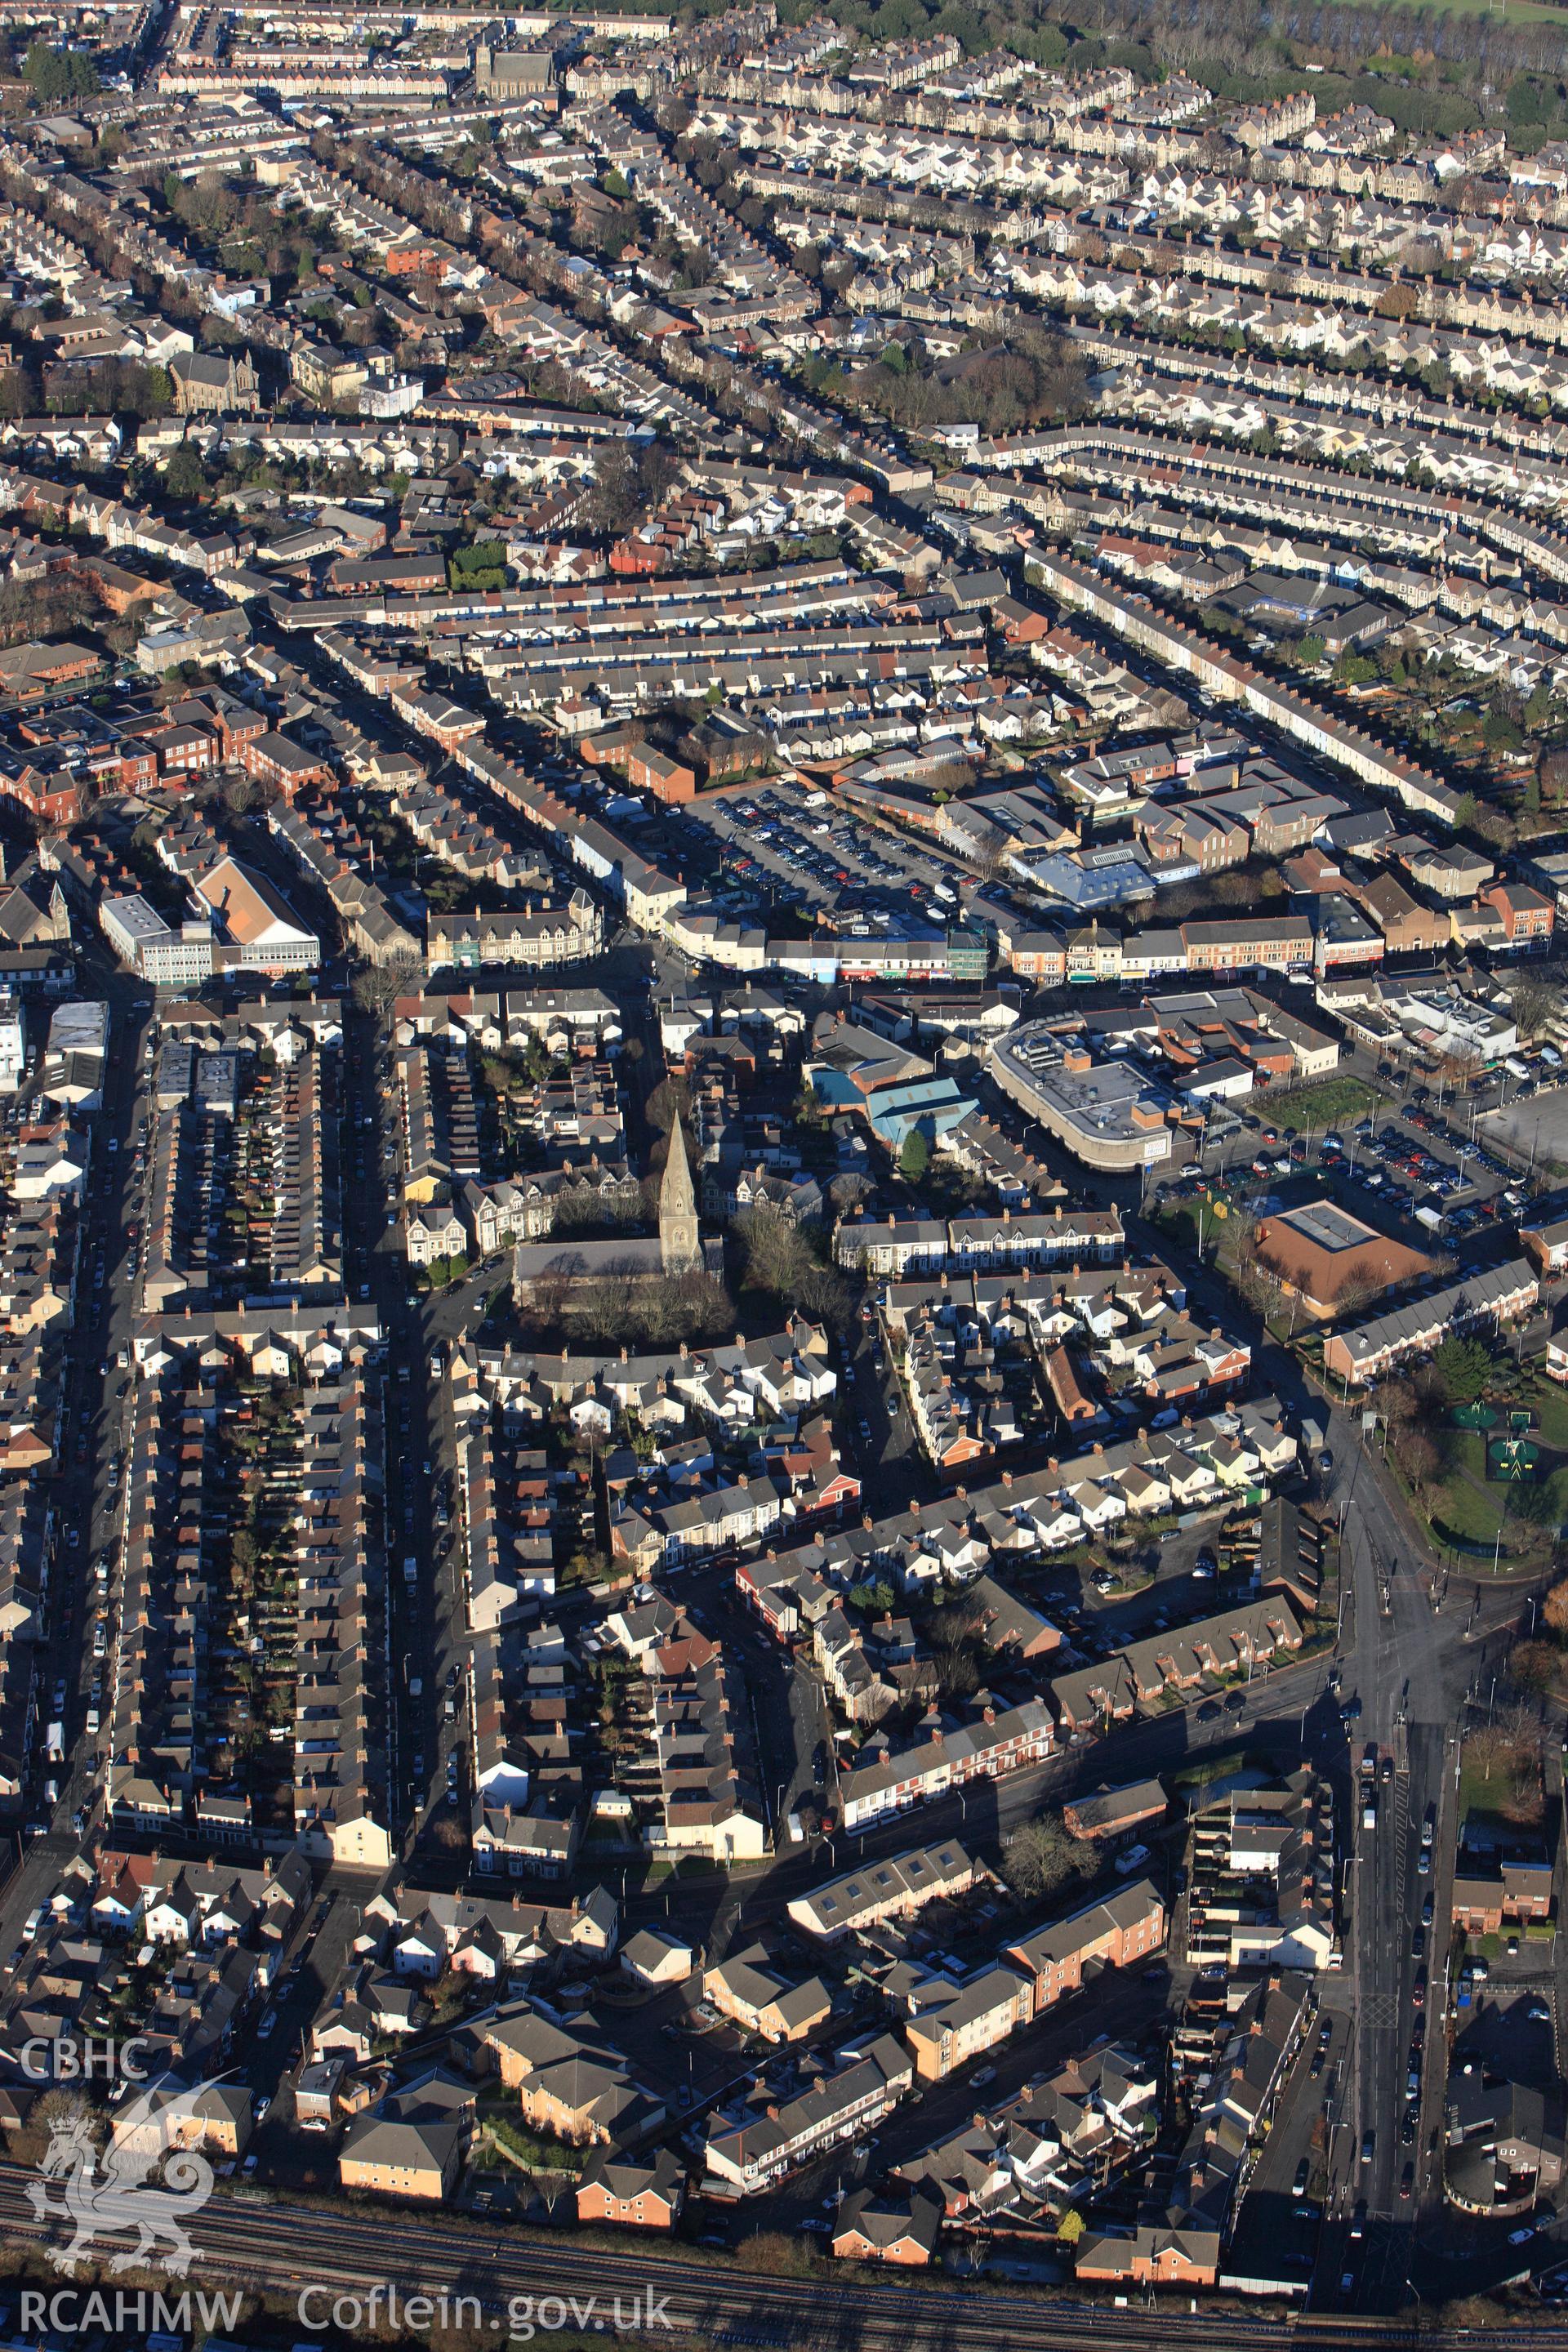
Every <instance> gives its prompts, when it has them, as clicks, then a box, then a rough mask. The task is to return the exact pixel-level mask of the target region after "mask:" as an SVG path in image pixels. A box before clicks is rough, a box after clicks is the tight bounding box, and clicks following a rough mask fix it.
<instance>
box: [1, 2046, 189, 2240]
mask: <svg viewBox="0 0 1568 2352" xmlns="http://www.w3.org/2000/svg"><path fill="white" fill-rule="evenodd" d="M207 2087H208V2085H207V2084H205V2083H198V2084H195V2087H194V2088H193V2087H192V2086H191V2085H189V2084H178V2083H175V2082H174V2080H173V2079H172V2077H170V2076H168V2075H163V2076H161V2077H160V2079H159V2080H158V2081H157V2082H155V2083H150V2084H148V2085H147V2087H146V2089H145V2090H144V2091H142V2092H141V2093H140V2094H139V2095H138V2096H137V2097H136V2098H135V2099H134V2100H132V2102H131V2103H130V2105H127V2107H126V2108H125V2110H124V2112H123V2113H122V2114H121V2115H120V2116H117V2117H116V2119H115V2124H114V2128H113V2131H112V2134H111V2135H110V2141H109V2145H108V2147H106V2148H105V2149H104V2150H103V2154H102V2157H101V2159H100V2156H99V2152H98V2149H97V2148H96V2147H95V2146H94V2145H93V2137H92V2129H91V2117H90V2115H89V2111H88V2110H87V2109H85V2108H84V2109H83V2110H82V2111H81V2112H80V2113H79V2114H77V2115H73V2116H67V2117H65V2118H64V2119H62V2120H57V2121H56V2122H54V2123H53V2124H51V2126H50V2130H49V2145H48V2147H47V2151H46V2152H45V2155H44V2159H43V2162H42V2163H41V2164H40V2165H39V2167H38V2170H39V2173H40V2174H41V2176H42V2178H41V2179H37V2180H34V2181H29V2183H28V2185H27V2200H28V2202H29V2203H30V2204H31V2206H32V2208H33V2210H34V2212H35V2213H36V2214H37V2217H38V2219H39V2221H69V2222H70V2223H71V2224H72V2226H73V2228H74V2230H75V2232H76V2234H75V2236H74V2237H73V2238H72V2239H71V2241H70V2242H69V2244H68V2245H62V2246H50V2247H49V2248H48V2249H47V2252H48V2257H49V2260H50V2262H52V2263H53V2264H54V2266H55V2268H56V2270H58V2271H63V2272H65V2273H70V2272H72V2271H74V2270H75V2268H76V2266H77V2264H78V2263H79V2262H80V2261H81V2260H82V2259H83V2257H84V2256H85V2255H88V2254H90V2253H91V2252H92V2250H93V2248H94V2246H95V2245H96V2244H97V2243H98V2241H99V2240H100V2238H115V2237H121V2236H123V2235H125V2234H126V2233H127V2232H128V2231H134V2232H135V2235H136V2243H135V2244H134V2246H132V2248H131V2249H130V2251H129V2252H121V2253H117V2254H115V2255H114V2256H113V2258H112V2259H111V2261H110V2264H109V2268H110V2271H111V2272H115V2271H128V2270H132V2269H135V2268H137V2267H138V2266H140V2265H141V2264H143V2263H152V2264H155V2265H156V2266H157V2267H158V2268H159V2269H161V2270H163V2271H166V2272H167V2273H169V2275H170V2276H171V2277H173V2278H184V2275H185V2273H187V2272H188V2271H189V2269H190V2266H191V2263H192V2260H193V2258H194V2256H195V2254H197V2253H198V2252H200V2249H199V2247H196V2246H193V2245H192V2243H191V2242H190V2239H189V2237H188V2236H187V2235H186V2232H185V2223H186V2221H188V2220H189V2219H190V2218H191V2216H192V2215H193V2214H195V2213H199V2212H200V2211H201V2210H202V2207H203V2206H204V2205H205V2203H206V2201H207V2199H208V2198H209V2197H210V2196H211V2195H212V2193H213V2168H212V2166H211V2165H210V2164H209V2163H208V2162H207V2159H206V2158H205V2156H203V2155H202V2154H201V2153H200V2151H199V2150H197V2149H195V2148H191V2147H184V2145H183V2134H184V2130H185V2129H186V2128H187V2127H188V2126H189V2124H190V2122H191V2119H192V2118H193V2117H194V2116H195V2113H196V2106H197V2102H198V2101H199V2099H200V2098H201V2095H202V2093H203V2091H205V2089H206V2088H207ZM55 2181H58V2182H60V2183H61V2184H62V2187H61V2200H62V2201H60V2202H58V2203H55V2202H53V2201H51V2200H50V2196H49V2184H50V2183H51V2182H55ZM161 2250H163V2251H161Z"/></svg>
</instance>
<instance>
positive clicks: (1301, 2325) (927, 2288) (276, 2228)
mask: <svg viewBox="0 0 1568 2352" xmlns="http://www.w3.org/2000/svg"><path fill="white" fill-rule="evenodd" d="M33 2178H34V2176H31V2175H29V2174H28V2173H26V2172H25V2171H23V2170H22V2169H20V2168H17V2167H16V2166H0V2232H3V2233H4V2236H5V2241H6V2242H8V2243H11V2244H18V2245H24V2244H25V2245H30V2246H34V2247H37V2246H41V2245H43V2244H46V2243H47V2242H50V2241H51V2240H52V2239H55V2238H57V2237H58V2235H59V2233H60V2232H59V2225H58V2224H55V2223H52V2222H49V2221H43V2222H40V2221H38V2219H37V2216H36V2215H35V2214H34V2212H33V2210H32V2208H31V2206H30V2205H29V2204H28V2202H27V2199H26V2188H27V2185H28V2183H29V2181H30V2180H31V2179H33ZM192 2229H193V2235H194V2237H195V2241H196V2243H197V2247H198V2252H197V2257H196V2261H195V2264H194V2265H193V2273H192V2279H191V2281H190V2282H189V2283H190V2284H198V2285H202V2286H205V2287H207V2288H209V2289H210V2288H212V2287H216V2286H219V2285H233V2286H237V2287H242V2288H247V2289H249V2290H250V2291H252V2292H258V2293H266V2294H271V2295H275V2296H279V2295H280V2296H283V2297H285V2298H289V2299H296V2301H297V2298H298V2297H299V2296H300V2295H301V2294H305V2293H306V2292H307V2291H313V2294H312V2299H311V2302H310V2306H309V2314H308V2316H309V2317H310V2319H311V2320H313V2323H314V2325H315V2326H317V2327H323V2326H327V2325H328V2324H329V2322H330V2318H331V2305H332V2304H333V2302H334V2300H335V2299H336V2298H339V2297H342V2298H347V2299H348V2300H350V2301H351V2302H352V2301H356V2300H357V2301H360V2302H363V2301H364V2300H365V2299H367V2298H368V2297H369V2296H370V2294H372V2292H373V2290H374V2289H377V2288H379V2289H380V2290H381V2291H382V2294H383V2296H384V2295H385V2293H386V2291H387V2289H388V2288H389V2287H395V2289H396V2292H397V2294H398V2295H399V2296H400V2297H402V2298H405V2299H406V2298H408V2297H411V2296H414V2295H431V2296H439V2295H442V2294H445V2295H446V2296H447V2298H448V2301H449V2302H451V2301H455V2299H456V2298H457V2297H458V2296H462V2297H466V2298H469V2299H470V2301H469V2303H468V2304H466V2305H464V2313H463V2324H464V2325H465V2326H466V2327H467V2328H468V2329H470V2330H471V2332H472V2334H473V2336H474V2340H475V2341H476V2342H482V2341H483V2340H485V2339H486V2338H487V2337H488V2336H496V2337H499V2338H503V2339H504V2337H505V2336H506V2334H507V2333H508V2331H509V2328H510V2327H511V2326H513V2325H514V2324H515V2323H517V2321H518V2318H519V2315H520V2313H521V2311H522V2308H523V2306H524V2305H527V2307H528V2308H527V2316H526V2319H525V2320H524V2321H523V2322H522V2325H521V2327H520V2329H519V2332H521V2333H524V2334H526V2333H529V2332H530V2330H532V2331H534V2332H535V2340H538V2341H543V2342H545V2343H548V2341H549V2338H550V2335H551V2334H552V2333H556V2332H563V2333H564V2334H565V2335H566V2336H569V2337H571V2338H573V2339H574V2340H580V2339H581V2337H583V2336H586V2335H590V2334H594V2333H603V2334H605V2335H606V2336H613V2335H616V2334H626V2335H639V2336H645V2337H647V2339H648V2340H650V2341H653V2342H657V2341H658V2339H659V2338H661V2337H663V2338H666V2339H668V2342H669V2344H670V2346H671V2347H672V2352H674V2347H685V2346H694V2345H695V2346H700V2347H735V2352H752V2347H756V2352H795V2348H796V2347H800V2352H806V2347H812V2352H816V2347H847V2352H1076V2347H1084V2346H1091V2347H1095V2352H1152V2347H1154V2346H1156V2345H1159V2346H1161V2347H1166V2346H1169V2347H1175V2352H1289V2347H1303V2346H1304V2347H1311V2352H1394V2347H1402V2346H1405V2345H1410V2346H1412V2347H1414V2346H1415V2344H1416V2343H1417V2342H1418V2341H1420V2342H1423V2343H1426V2344H1428V2345H1429V2344H1432V2343H1434V2342H1444V2341H1447V2342H1453V2343H1462V2342H1464V2341H1466V2340H1467V2338H1468V2336H1470V2335H1472V2334H1473V2335H1474V2336H1475V2337H1476V2339H1477V2341H1478V2343H1484V2345H1485V2347H1487V2352H1545V2347H1550V2346H1555V2345H1563V2346H1568V2328H1559V2327H1549V2328H1535V2327H1515V2328H1508V2327H1488V2328H1484V2329H1476V2330H1473V2331H1471V2330H1464V2329H1459V2330H1453V2331H1447V2332H1444V2331H1441V2330H1439V2329H1438V2328H1437V2327H1436V2326H1435V2325H1434V2324H1433V2323H1431V2322H1430V2321H1428V2322H1427V2323H1426V2326H1423V2327H1421V2328H1420V2329H1419V2330H1418V2329H1417V2328H1416V2326H1415V2325H1414V2324H1413V2323H1412V2322H1411V2321H1410V2320H1407V2319H1405V2318H1393V2319H1378V2318H1367V2317H1362V2316H1359V2315H1352V2314H1345V2315H1333V2314H1324V2315H1318V2314H1310V2313H1295V2314H1291V2315H1289V2316H1288V2317H1286V2318H1283V2319H1276V2318H1271V2317H1265V2316H1258V2317H1257V2318H1252V2317H1247V2316H1244V2315H1231V2314H1215V2315H1205V2314H1204V2313H1203V2312H1202V2311H1198V2312H1196V2313H1194V2312H1191V2311H1185V2310H1177V2309H1174V2308H1173V2307H1172V2306H1171V2305H1167V2304H1161V2305H1148V2306H1145V2305H1140V2306H1138V2307H1137V2308H1131V2307H1129V2308H1126V2309H1117V2308H1115V2307H1114V2306H1108V2305H1103V2304H1098V2305H1097V2304H1088V2303H1079V2302H1077V2301H1074V2300H1071V2299H1068V2298H1067V2297H1065V2296H1060V2297H1053V2298H1051V2299H1050V2300H1048V2301H1047V2300H1044V2299H1042V2300H1040V2301H1038V2302H1032V2301H1030V2300H1029V2299H1028V2298H1027V2297H1026V2295H1025V2294H997V2293H996V2292H995V2291H994V2290H991V2289H987V2288H984V2287H973V2288H970V2287H963V2286H960V2285H956V2284H945V2283H944V2284H942V2285H940V2286H937V2285H924V2284H912V2283H910V2282H908V2281H906V2280H904V2279H900V2278H898V2277H896V2276H895V2275H889V2274H888V2273H874V2272H873V2273H868V2272H864V2271H857V2272H854V2273H829V2274H827V2275H826V2276H825V2277H823V2278H822V2279H820V2280H818V2279H815V2278H812V2279H794V2278H785V2277H778V2276H774V2275H771V2274H767V2273H744V2272H739V2271H734V2270H730V2269H721V2268H720V2267H719V2266H718V2265H716V2264H714V2265H710V2264H706V2263H693V2262H690V2261H686V2260H682V2259H681V2258H679V2256H673V2255H668V2254H665V2253H663V2252H661V2251H660V2250H659V2249H658V2247H657V2246H649V2247H647V2249H646V2250H645V2249H643V2248H640V2247H639V2248H638V2249H637V2251H636V2252H626V2253H625V2254H621V2253H618V2252H617V2253H606V2252H600V2251H598V2250H596V2249H593V2248H587V2247H583V2246H580V2245H577V2244H574V2242H573V2241H571V2240H570V2239H552V2238H549V2237H546V2236H543V2235H537V2236H530V2237H527V2238H524V2237H521V2235H518V2236H513V2235H511V2234H510V2233H505V2232H502V2231H496V2232H494V2233H493V2235H488V2236H487V2235H483V2234H480V2233H479V2232H475V2233H474V2234H472V2235H469V2234H468V2233H466V2232H463V2231H456V2230H453V2229H451V2228H450V2227H448V2226H446V2225H444V2224H443V2223H442V2222H441V2221H437V2220H434V2219H432V2220H426V2218H425V2217H424V2216H423V2215H416V2214H414V2213H412V2212H409V2213H400V2214H398V2215H397V2216H395V2217H392V2216H383V2217H378V2218H375V2219H371V2218H365V2219H363V2220H362V2219H361V2218H359V2217H358V2216H357V2215H355V2214H354V2213H353V2212H352V2211H348V2212H344V2213H342V2214H336V2213H327V2212H321V2211H318V2210H314V2209H312V2208H310V2207H305V2206H298V2205H289V2204H287V2203H282V2202H279V2203H277V2204H267V2205H263V2204H259V2203H257V2204H252V2203H250V2202H249V2201H248V2200H241V2199H239V2198H236V2197H233V2196H217V2197H215V2198H214V2199H213V2200H212V2201H211V2202H210V2203H209V2204H208V2205H207V2206H206V2207H205V2210H204V2211H203V2212H202V2214H201V2215H200V2216H199V2218H198V2219H197V2220H196V2221H195V2222H194V2223H193V2225H192ZM104 2251H105V2252H106V2253H107V2252H110V2248H108V2247H106V2248H105V2250H104ZM66 2283H67V2282H64V2281H62V2284H66ZM74 2283H75V2284H88V2282H87V2281H85V2280H79V2281H77V2282H74ZM574 2306H575V2308H574ZM541 2311H543V2314H544V2316H543V2317H542V2318H541V2316H540V2314H541Z"/></svg>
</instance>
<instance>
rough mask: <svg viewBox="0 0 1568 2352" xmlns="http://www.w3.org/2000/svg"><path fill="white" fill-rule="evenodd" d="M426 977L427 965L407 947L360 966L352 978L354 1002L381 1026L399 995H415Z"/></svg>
mask: <svg viewBox="0 0 1568 2352" xmlns="http://www.w3.org/2000/svg"><path fill="white" fill-rule="evenodd" d="M424 977H425V967H424V965H423V963H422V962H421V961H420V960H419V958H418V957H417V956H416V955H413V954H411V953H409V952H407V951H406V950H405V952H404V953H402V954H400V955H395V956H389V957H388V958H387V960H386V961H385V962H384V963H367V964H363V965H362V966H361V968H360V970H359V971H356V972H355V974H354V979H353V995H354V1003H356V1004H357V1005H358V1006H359V1007H360V1008H361V1010H362V1011H363V1012H365V1013H369V1014H370V1015H371V1017H372V1019H373V1020H374V1022H375V1023H376V1024H377V1026H378V1027H380V1026H381V1025H382V1024H384V1023H385V1022H386V1021H387V1020H388V1019H389V1018H390V1017H391V1013H392V1008H393V1006H394V1005H395V1003H396V1002H397V1000H398V998H399V997H400V996H412V995H413V994H414V993H415V992H416V990H417V988H418V986H419V984H420V982H422V981H423V979H424Z"/></svg>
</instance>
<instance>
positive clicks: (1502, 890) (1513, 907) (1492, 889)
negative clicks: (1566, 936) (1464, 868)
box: [1477, 882, 1557, 947]
mask: <svg viewBox="0 0 1568 2352" xmlns="http://www.w3.org/2000/svg"><path fill="white" fill-rule="evenodd" d="M1477 896H1478V898H1479V902H1480V904H1481V905H1482V906H1483V907H1490V908H1492V909H1493V910H1494V912H1495V913H1496V914H1497V916H1498V919H1499V920H1500V922H1501V924H1502V928H1503V935H1504V937H1505V938H1506V939H1507V940H1508V943H1509V945H1510V947H1522V946H1525V945H1527V944H1529V943H1530V942H1531V941H1532V940H1542V941H1544V940H1549V939H1550V938H1551V937H1552V926H1553V925H1554V923H1555V922H1556V919H1557V914H1556V909H1555V908H1554V907H1553V906H1552V901H1551V899H1550V898H1542V894H1541V892H1540V891H1539V890H1532V889H1531V887H1530V885H1529V884H1528V883H1527V882H1493V883H1491V884H1489V887H1487V888H1486V889H1484V890H1481V891H1479V892H1478V893H1477Z"/></svg>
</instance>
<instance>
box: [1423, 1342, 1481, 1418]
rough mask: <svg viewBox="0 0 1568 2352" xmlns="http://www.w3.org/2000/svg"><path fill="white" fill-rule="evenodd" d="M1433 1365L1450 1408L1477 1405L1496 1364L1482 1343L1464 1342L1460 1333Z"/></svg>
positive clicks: (1438, 1355)
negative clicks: (1455, 1405) (1456, 1405)
mask: <svg viewBox="0 0 1568 2352" xmlns="http://www.w3.org/2000/svg"><path fill="white" fill-rule="evenodd" d="M1432 1362H1433V1366H1434V1369H1435V1370H1436V1373H1437V1376H1438V1378H1439V1379H1440V1380H1441V1381H1442V1383H1443V1392H1444V1394H1445V1395H1446V1397H1447V1400H1448V1402H1449V1403H1450V1404H1474V1403H1475V1402H1476V1400H1477V1399H1478V1397H1480V1396H1483V1395H1484V1394H1485V1393H1486V1386H1487V1382H1488V1381H1489V1380H1490V1378H1491V1370H1492V1360H1491V1353H1490V1350H1489V1349H1488V1348H1486V1347H1485V1346H1484V1345H1483V1344H1482V1342H1481V1341H1480V1340H1479V1339H1460V1338H1459V1337H1458V1334H1457V1333H1456V1334H1454V1335H1453V1336H1452V1337H1450V1338H1448V1339H1445V1340H1444V1342H1443V1344H1442V1346H1441V1347H1440V1348H1439V1349H1438V1350H1437V1352H1436V1355H1435V1356H1434V1357H1433V1359H1432Z"/></svg>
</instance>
